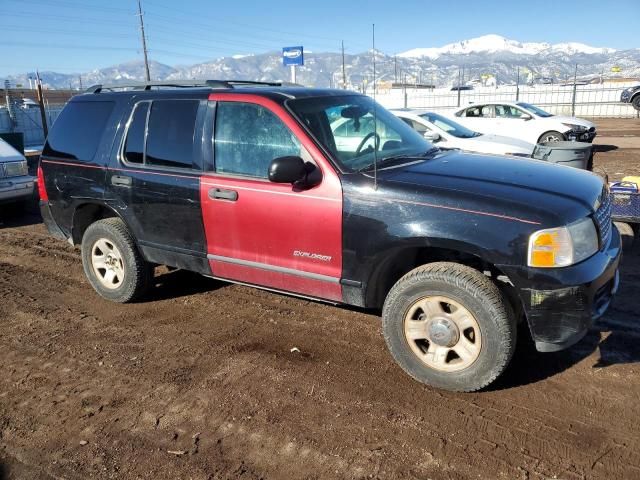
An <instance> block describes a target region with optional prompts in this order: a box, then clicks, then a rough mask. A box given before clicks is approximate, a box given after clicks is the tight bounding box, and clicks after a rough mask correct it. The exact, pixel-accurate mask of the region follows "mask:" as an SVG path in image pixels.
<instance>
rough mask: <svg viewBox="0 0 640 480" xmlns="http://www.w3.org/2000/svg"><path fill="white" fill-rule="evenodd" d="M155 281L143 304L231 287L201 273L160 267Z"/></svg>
mask: <svg viewBox="0 0 640 480" xmlns="http://www.w3.org/2000/svg"><path fill="white" fill-rule="evenodd" d="M153 280H154V282H153V286H152V288H150V289H149V292H148V293H147V295H145V297H144V299H142V301H143V302H155V301H157V300H167V299H171V298H180V297H186V296H189V295H194V294H197V293H203V292H209V291H212V290H217V289H219V288H222V287H224V286H225V285H229V284H228V283H225V282H221V281H219V280H214V279H212V278H207V277H204V276H202V275H200V274H199V273H195V272H189V271H187V270H170V269H167V268H166V267H159V268H158V271H157V272H156V276H155V278H154V279H153Z"/></svg>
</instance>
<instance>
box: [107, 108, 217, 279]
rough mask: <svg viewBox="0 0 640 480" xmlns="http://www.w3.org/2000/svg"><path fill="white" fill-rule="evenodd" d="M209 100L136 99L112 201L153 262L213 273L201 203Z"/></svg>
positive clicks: (114, 172)
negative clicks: (203, 133) (204, 124)
mask: <svg viewBox="0 0 640 480" xmlns="http://www.w3.org/2000/svg"><path fill="white" fill-rule="evenodd" d="M206 108H207V106H206V101H202V100H198V99H190V98H184V99H182V98H181V99H152V100H142V101H136V100H135V99H134V100H133V105H132V112H131V115H130V117H129V119H128V121H127V129H126V132H125V133H124V136H123V138H122V142H121V144H120V145H119V146H117V147H116V148H118V152H117V159H116V162H115V164H113V165H111V167H110V168H109V170H108V172H107V183H108V186H109V194H110V202H112V203H113V205H114V206H115V207H116V209H117V210H118V211H119V212H120V214H121V216H122V217H123V218H124V220H125V221H126V223H127V224H128V226H129V228H130V229H131V230H132V232H133V234H134V236H135V238H136V240H137V242H138V245H139V246H140V248H141V250H142V251H143V253H144V255H145V257H146V258H147V259H148V260H150V261H153V262H156V263H162V264H168V265H172V266H176V267H181V268H186V269H190V270H196V271H200V272H202V273H210V271H209V268H208V263H207V261H206V247H205V235H204V226H203V223H202V214H201V208H200V176H201V174H202V160H201V148H200V147H201V141H200V135H198V132H200V128H201V124H202V117H203V116H204V113H205V111H206Z"/></svg>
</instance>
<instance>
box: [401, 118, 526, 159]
mask: <svg viewBox="0 0 640 480" xmlns="http://www.w3.org/2000/svg"><path fill="white" fill-rule="evenodd" d="M391 112H392V113H393V114H394V115H396V116H397V117H399V118H400V119H401V120H403V121H404V122H405V123H407V124H408V125H409V126H410V127H411V128H413V129H414V130H416V131H417V132H418V133H421V134H422V135H424V137H425V138H426V139H427V140H429V141H430V142H432V143H434V144H436V145H437V146H438V147H440V148H443V149H451V148H457V149H460V150H464V151H467V152H478V153H487V154H493V155H515V156H519V157H530V156H531V153H533V149H534V147H535V145H534V144H532V143H528V142H525V141H523V140H518V139H517V138H510V137H503V136H500V135H490V134H482V133H479V132H474V131H473V130H470V129H468V128H466V127H464V126H463V125H460V124H459V123H456V122H454V121H453V120H451V119H449V118H447V117H444V116H442V115H439V114H437V113H432V112H423V111H419V110H391Z"/></svg>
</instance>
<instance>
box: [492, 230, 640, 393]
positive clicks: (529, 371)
mask: <svg viewBox="0 0 640 480" xmlns="http://www.w3.org/2000/svg"><path fill="white" fill-rule="evenodd" d="M638 298H640V244H639V243H638V242H636V243H635V245H634V247H633V249H629V251H627V252H625V256H624V257H623V261H622V266H621V282H620V291H619V292H618V294H617V296H616V298H615V299H614V301H613V304H612V306H611V307H610V308H609V310H608V311H607V313H606V314H605V315H604V316H603V317H602V318H601V319H599V320H598V321H597V322H596V323H595V324H594V326H593V327H592V328H591V329H590V330H589V333H588V334H587V335H586V336H585V338H583V339H582V340H581V341H580V342H578V343H577V344H576V345H574V346H573V347H571V348H569V349H567V350H564V351H561V352H555V353H539V352H538V351H536V349H535V346H534V343H533V341H532V340H531V338H530V336H529V335H528V331H527V327H526V325H523V326H522V328H520V331H519V332H518V333H519V335H518V345H517V348H516V353H515V355H514V358H513V360H512V362H511V364H510V365H509V367H508V368H507V370H506V371H505V373H504V374H503V375H502V376H501V377H500V378H499V379H498V381H497V382H496V383H495V384H494V385H493V387H492V388H491V390H501V389H505V388H512V387H518V386H523V385H527V384H530V383H535V382H539V381H541V380H544V379H546V378H549V377H552V376H554V375H557V374H559V373H561V372H563V371H564V370H567V369H568V368H571V367H572V366H574V365H575V364H577V363H579V362H581V361H582V360H584V359H586V358H587V357H589V356H590V355H592V354H593V353H594V352H597V359H596V360H595V361H594V363H593V365H592V367H593V368H606V367H610V366H613V365H619V364H628V363H640V348H638V345H639V344H640V311H639V310H638V309H637V308H636V303H637V300H636V299H638Z"/></svg>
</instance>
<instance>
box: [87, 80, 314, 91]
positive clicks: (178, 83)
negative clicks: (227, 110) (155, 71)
mask: <svg viewBox="0 0 640 480" xmlns="http://www.w3.org/2000/svg"><path fill="white" fill-rule="evenodd" d="M236 86H266V87H282V86H301V85H298V84H295V83H288V82H255V81H251V80H173V81H163V82H133V83H126V84H124V83H123V84H113V85H101V84H97V85H93V86H91V87H89V88H87V90H85V92H86V93H100V92H102V91H103V90H109V91H114V90H122V89H126V88H131V89H134V90H151V89H152V88H153V87H166V88H192V87H209V88H234V87H236Z"/></svg>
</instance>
